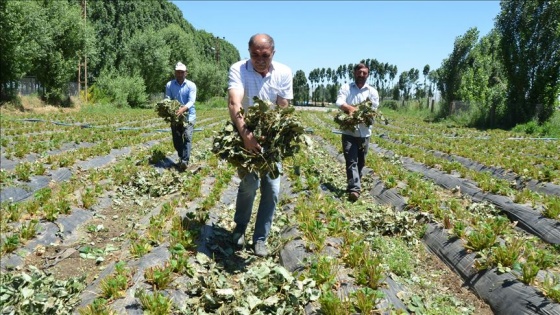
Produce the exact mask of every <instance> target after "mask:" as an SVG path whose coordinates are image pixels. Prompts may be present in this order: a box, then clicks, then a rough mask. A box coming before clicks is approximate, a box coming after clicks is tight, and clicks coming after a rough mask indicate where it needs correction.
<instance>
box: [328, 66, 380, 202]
mask: <svg viewBox="0 0 560 315" xmlns="http://www.w3.org/2000/svg"><path fill="white" fill-rule="evenodd" d="M368 76H369V68H368V67H367V66H366V65H365V64H363V63H359V64H357V65H355V66H354V82H351V83H348V84H344V85H342V86H341V87H340V90H339V91H338V96H337V98H336V106H338V108H340V110H342V111H344V112H345V113H347V114H348V115H352V113H354V111H356V110H357V109H358V108H357V107H356V105H357V104H359V103H361V102H364V101H366V100H368V99H369V100H370V101H371V103H372V107H373V108H374V109H377V107H379V93H378V92H377V90H376V89H375V88H374V87H373V86H371V85H369V84H367V78H368ZM371 127H372V126H366V125H365V124H360V125H358V126H356V128H355V129H354V130H342V151H343V152H344V159H345V160H346V179H347V186H346V191H347V192H348V199H349V200H350V201H352V202H354V201H356V200H358V198H360V193H361V189H362V185H361V179H362V170H363V168H364V165H365V163H366V155H367V152H368V147H369V138H370V136H371Z"/></svg>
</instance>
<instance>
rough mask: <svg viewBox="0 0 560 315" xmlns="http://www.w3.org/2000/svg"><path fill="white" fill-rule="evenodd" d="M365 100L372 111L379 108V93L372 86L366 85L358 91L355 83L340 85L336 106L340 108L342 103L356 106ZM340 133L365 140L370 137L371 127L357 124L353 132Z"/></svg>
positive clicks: (344, 131) (343, 131)
mask: <svg viewBox="0 0 560 315" xmlns="http://www.w3.org/2000/svg"><path fill="white" fill-rule="evenodd" d="M367 99H369V100H370V101H371V107H372V108H373V109H377V108H378V107H379V93H378V92H377V90H376V89H375V88H374V87H373V86H371V85H369V84H367V83H366V84H365V85H364V86H363V87H362V88H361V89H360V88H358V86H357V85H356V83H355V82H352V83H349V84H348V83H347V84H344V85H342V86H341V87H340V90H339V91H338V95H337V97H336V106H338V107H339V108H340V106H342V105H343V104H344V103H346V104H348V105H357V104H359V103H361V102H363V101H366V100H367ZM341 132H342V134H345V135H349V136H354V137H361V138H365V137H369V136H371V126H366V125H365V124H359V125H358V126H357V127H356V129H355V130H353V131H350V130H341Z"/></svg>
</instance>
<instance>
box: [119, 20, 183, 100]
mask: <svg viewBox="0 0 560 315" xmlns="http://www.w3.org/2000/svg"><path fill="white" fill-rule="evenodd" d="M173 49H175V47H172V46H170V45H166V43H165V41H164V39H163V38H162V37H161V34H160V33H159V32H156V31H154V30H153V29H151V28H148V29H145V30H144V31H143V32H141V33H136V34H134V36H132V37H131V38H130V39H129V40H128V41H127V42H126V45H125V47H123V49H122V50H123V53H124V54H125V55H126V58H125V59H123V60H122V62H121V65H120V67H119V69H120V70H121V72H123V73H134V74H136V75H137V76H139V77H141V78H142V80H143V82H144V84H145V90H144V91H145V92H147V93H148V94H150V93H158V92H161V91H162V88H163V87H164V86H165V82H166V81H167V79H168V78H169V74H170V73H171V72H172V68H171V67H170V66H169V65H170V64H174V63H173V61H172V60H169V57H170V55H171V51H172V50H173ZM132 107H136V106H132Z"/></svg>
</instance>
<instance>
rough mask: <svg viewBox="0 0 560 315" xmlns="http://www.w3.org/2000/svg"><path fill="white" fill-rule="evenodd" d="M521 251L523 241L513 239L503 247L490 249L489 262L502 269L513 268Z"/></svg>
mask: <svg viewBox="0 0 560 315" xmlns="http://www.w3.org/2000/svg"><path fill="white" fill-rule="evenodd" d="M522 251H523V241H522V240H521V239H519V238H515V239H513V240H511V241H509V242H508V243H507V244H506V245H505V246H498V247H496V248H493V249H492V252H491V261H492V262H494V263H495V264H498V265H501V266H503V267H508V268H510V267H513V265H514V264H515V263H516V262H517V260H518V259H519V256H520V255H521V253H522Z"/></svg>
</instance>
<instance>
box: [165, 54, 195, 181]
mask: <svg viewBox="0 0 560 315" xmlns="http://www.w3.org/2000/svg"><path fill="white" fill-rule="evenodd" d="M186 77H187V66H185V65H184V64H183V63H181V62H178V63H177V64H176V65H175V80H171V81H169V82H167V84H166V85H165V97H166V98H170V99H172V100H177V101H178V102H179V103H180V104H181V107H180V108H179V109H178V110H177V113H176V114H177V116H180V115H182V114H184V116H185V127H183V126H181V125H174V124H171V135H172V136H173V146H174V147H175V150H177V155H178V156H179V163H178V167H179V170H180V171H184V170H186V169H187V166H188V165H189V159H190V156H191V146H192V136H193V132H194V124H195V122H196V109H195V107H194V102H195V101H196V84H194V82H192V81H189V80H187V79H186Z"/></svg>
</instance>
